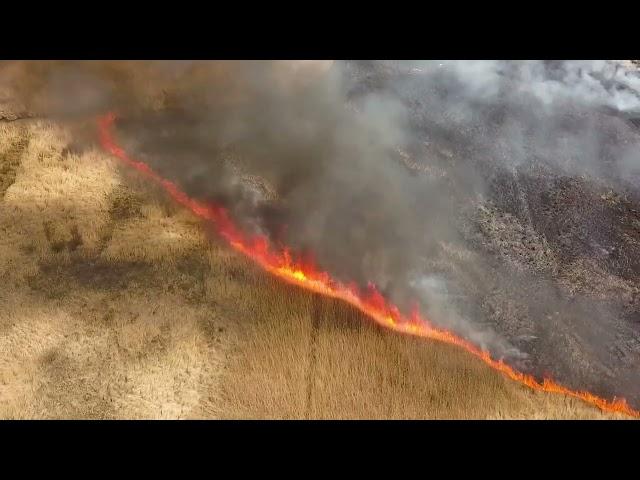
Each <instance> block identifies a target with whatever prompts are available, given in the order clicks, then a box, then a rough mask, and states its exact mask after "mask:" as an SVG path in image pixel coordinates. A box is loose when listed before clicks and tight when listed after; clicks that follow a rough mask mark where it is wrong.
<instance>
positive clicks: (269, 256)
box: [98, 113, 640, 418]
mask: <svg viewBox="0 0 640 480" xmlns="http://www.w3.org/2000/svg"><path fill="white" fill-rule="evenodd" d="M115 118H116V117H115V115H114V114H113V113H109V114H107V115H105V116H103V117H100V118H99V119H98V126H99V133H100V142H101V144H102V147H103V148H104V149H105V150H107V151H108V152H109V153H111V154H112V155H114V156H115V157H117V158H118V159H120V160H121V161H122V162H123V163H125V164H127V165H129V166H130V167H133V168H134V169H136V170H137V171H138V172H140V173H142V174H143V175H144V176H146V177H147V178H148V179H150V180H152V181H154V182H155V183H157V184H159V185H161V186H162V187H163V188H164V190H165V191H166V192H167V193H168V194H169V195H170V196H171V197H172V198H173V199H174V200H175V201H176V202H177V203H179V204H180V205H182V206H184V207H185V208H187V209H189V210H190V211H191V212H193V213H194V214H195V215H196V216H198V217H200V218H202V219H204V220H207V221H209V222H210V223H211V224H212V225H213V226H214V227H215V228H216V230H217V232H218V233H219V234H220V236H222V237H223V238H224V239H225V240H226V241H227V242H228V244H229V245H230V246H231V247H232V248H233V249H235V250H237V251H239V252H241V253H243V254H244V255H246V256H247V257H249V258H250V259H251V260H253V261H254V262H255V263H257V264H258V265H260V267H262V268H263V269H264V270H266V271H268V272H269V273H271V274H273V275H275V276H277V277H278V278H281V279H282V280H285V281H286V282H288V283H291V284H294V285H298V286H300V287H302V288H305V289H307V290H311V291H313V292H316V293H319V294H321V295H325V296H327V297H332V298H337V299H340V300H343V301H345V302H347V303H349V304H350V305H352V306H354V307H355V308H357V309H358V310H360V311H361V312H362V313H364V314H365V315H366V316H368V317H369V318H371V319H372V320H374V321H375V322H376V323H378V324H379V325H382V326H383V327H386V328H389V329H391V330H394V331H396V332H400V333H405V334H409V335H414V336H418V337H423V338H428V339H431V340H437V341H440V342H444V343H448V344H452V345H456V346H458V347H461V348H463V349H464V350H466V351H467V352H469V353H471V354H472V355H474V356H476V357H478V358H479V359H480V360H482V361H483V362H484V363H486V364H487V365H489V366H490V367H492V368H493V369H495V370H498V371H499V372H501V373H502V374H504V375H506V376H507V377H509V378H510V379H512V380H515V381H517V382H519V383H521V384H523V385H526V386H527V387H529V388H531V389H533V390H538V391H542V392H551V393H560V394H563V395H567V396H570V397H574V398H578V399H580V400H583V401H585V402H587V403H589V404H591V405H595V406H596V407H598V408H600V409H601V410H603V411H606V412H614V413H623V414H626V415H629V416H632V417H636V418H640V411H638V410H635V409H633V408H631V407H630V406H629V404H628V403H627V402H626V400H625V399H624V398H614V399H613V400H607V399H604V398H602V397H599V396H597V395H593V394H592V393H589V392H586V391H576V390H571V389H570V388H567V387H565V386H563V385H560V384H559V383H557V382H555V381H554V380H551V379H549V378H545V379H544V380H543V381H542V382H540V381H538V380H536V379H535V378H534V377H533V376H531V375H528V374H525V373H522V372H519V371H517V370H515V369H514V368H512V367H510V366H509V365H507V364H506V363H504V362H503V361H502V360H495V359H493V358H491V355H490V354H489V352H488V351H486V350H482V349H480V348H478V347H477V346H476V345H474V344H472V343H471V342H468V341H467V340H464V339H463V338H460V337H458V336H457V335H456V334H454V333H453V332H450V331H448V330H445V329H442V328H439V327H435V326H433V325H431V324H430V323H429V321H428V320H427V319H426V318H424V317H423V316H422V315H420V313H419V312H418V310H417V309H415V310H414V311H413V312H412V314H411V315H409V316H405V315H402V314H401V313H400V311H399V310H398V308H397V307H396V306H395V305H393V304H391V303H389V302H388V301H387V300H386V299H385V298H384V297H383V296H382V295H381V294H380V292H379V291H378V290H377V289H376V288H375V286H374V285H372V284H369V286H368V287H367V289H366V291H364V292H362V291H360V290H359V289H358V287H357V286H356V285H355V284H344V283H341V282H338V281H336V280H334V279H333V278H331V276H330V275H329V274H328V273H327V272H323V271H321V270H319V269H317V268H316V267H315V266H314V265H313V264H312V263H310V262H306V263H305V262H303V261H296V260H293V259H292V257H291V254H290V252H289V250H288V249H287V248H283V249H282V250H280V251H274V250H273V249H272V248H271V247H270V244H269V241H268V239H267V238H266V237H264V236H253V237H249V236H246V235H245V234H243V233H242V232H241V231H240V230H239V229H238V227H236V225H235V224H234V223H233V221H232V220H231V219H230V218H229V215H228V212H227V210H226V209H224V208H223V207H221V206H218V205H214V204H211V203H203V202H200V201H198V200H195V199H193V198H190V197H189V196H188V195H187V194H186V193H185V192H183V191H182V190H181V189H180V188H179V187H178V186H177V185H176V184H175V183H173V182H171V181H169V180H166V179H164V178H162V177H161V176H160V175H158V174H157V173H156V172H155V171H154V170H152V169H151V167H149V166H148V165H147V164H146V163H144V162H141V161H138V160H134V159H132V158H131V157H129V156H128V155H127V153H126V152H125V151H124V150H123V149H122V148H120V147H119V146H118V145H117V143H116V142H115V140H114V138H113V135H112V132H111V127H112V126H113V123H114V121H115Z"/></svg>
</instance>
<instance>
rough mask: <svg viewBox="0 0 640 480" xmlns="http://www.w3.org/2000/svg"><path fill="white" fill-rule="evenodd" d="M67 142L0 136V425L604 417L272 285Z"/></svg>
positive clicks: (60, 132) (4, 131) (36, 133)
mask: <svg viewBox="0 0 640 480" xmlns="http://www.w3.org/2000/svg"><path fill="white" fill-rule="evenodd" d="M70 140H71V139H70V138H69V133H68V132H67V131H65V130H64V129H63V128H61V127H60V126H56V125H53V124H49V123H46V122H42V121H20V122H14V123H11V124H7V123H4V124H0V302H1V307H0V418H604V416H603V415H601V414H600V413H599V412H598V411H597V410H595V409H593V408H591V407H589V406H587V405H584V404H582V403H581V402H578V401H574V400H569V399H567V398H564V397H561V396H557V395H546V394H539V393H533V392H531V391H529V390H527V389H525V388H523V387H521V386H519V385H517V384H515V383H513V382H511V381H508V380H506V379H505V378H504V377H502V376H501V375H499V374H498V373H496V372H494V371H492V370H490V369H489V368H488V367H486V366H485V365H483V364H482V363H480V362H478V361H477V360H476V359H474V358H473V357H471V356H470V355H467V354H466V353H465V352H462V351H460V350H458V349H456V348H453V347H450V346H447V345H440V344H436V343H433V342H428V341H423V340H419V339H414V338H409V337H405V336H400V335H398V334H394V333H391V332H387V331H383V330H381V329H380V328H378V327H376V326H374V325H372V324H371V322H370V321H369V320H368V319H367V318H365V317H363V315H361V314H360V313H358V312H357V311H354V310H353V309H352V308H351V307H349V306H347V305H344V304H341V303H340V302H338V301H335V300H330V299H326V298H322V297H319V296H317V295H314V294H311V293H309V292H305V291H301V290H300V289H298V288H295V287H291V286H289V285H285V284H282V283H281V282H279V281H277V280H275V279H273V278H271V277H269V276H268V275H267V274H265V273H263V272H261V271H259V270H258V269H257V267H255V266H253V265H251V264H250V263H249V262H248V261H247V260H245V259H243V258H240V257H238V256H237V255H236V254H235V253H233V252H230V251H229V250H228V249H226V248H225V247H224V245H220V244H219V243H218V241H216V240H215V239H209V238H207V236H206V235H205V229H203V228H201V225H200V224H199V222H198V221H197V220H196V219H194V218H193V217H192V216H190V214H189V213H187V212H185V211H182V210H180V209H178V208H177V207H175V206H173V205H172V204H171V203H169V202H167V201H166V199H165V198H164V197H163V196H162V195H161V194H160V193H159V192H157V191H155V190H154V189H152V188H150V187H149V186H148V185H147V184H145V183H144V182H141V181H140V180H139V179H137V178H136V177H135V175H132V174H131V173H129V172H126V171H123V170H120V169H119V167H118V165H117V164H116V163H115V162H114V161H113V160H111V159H109V158H108V157H107V156H105V155H104V154H102V153H101V152H99V151H98V150H89V151H85V152H83V153H81V154H78V153H73V152H71V151H69V150H68V149H67V148H66V147H67V144H68V142H69V141H70Z"/></svg>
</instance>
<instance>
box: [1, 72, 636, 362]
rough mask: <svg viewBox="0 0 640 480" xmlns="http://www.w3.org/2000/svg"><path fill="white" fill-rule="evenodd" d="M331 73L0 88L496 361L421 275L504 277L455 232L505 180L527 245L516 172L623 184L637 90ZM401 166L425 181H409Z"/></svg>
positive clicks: (488, 330)
mask: <svg viewBox="0 0 640 480" xmlns="http://www.w3.org/2000/svg"><path fill="white" fill-rule="evenodd" d="M329 66H330V65H329V64H315V63H310V64H296V63H290V62H195V61H194V62H192V61H181V62H18V63H16V62H7V63H5V64H3V65H2V66H0V88H4V89H7V90H8V91H11V92H12V93H11V95H12V96H13V98H14V99H15V100H18V101H19V102H20V103H21V104H24V105H25V108H27V109H31V110H35V111H38V112H43V113H45V114H47V115H51V116H55V117H60V118H62V119H77V118H84V117H90V116H93V115H97V114H101V113H103V112H105V111H108V110H113V111H115V112H116V113H117V114H118V115H119V116H120V118H121V121H120V122H119V124H118V125H119V127H118V128H119V134H120V135H121V138H122V140H123V143H124V144H125V146H127V147H128V148H129V149H130V150H131V153H133V154H134V155H138V156H140V157H141V158H143V159H145V161H148V162H149V163H150V164H151V165H152V166H154V167H155V168H157V169H158V170H159V171H160V172H161V173H162V174H163V175H164V176H166V177H168V178H171V179H174V180H176V181H177V182H178V183H180V184H181V185H182V187H183V188H184V189H185V190H186V191H187V192H188V193H189V194H191V195H193V196H196V197H199V198H209V199H212V200H216V201H221V202H223V203H224V204H225V205H226V206H228V207H229V208H230V209H231V211H232V212H233V214H234V215H235V217H236V218H238V219H239V221H240V222H242V223H243V224H244V225H245V226H246V227H247V228H251V229H255V230H258V231H261V232H263V233H267V234H268V235H269V237H270V238H271V239H272V240H273V241H274V242H283V243H286V244H288V245H291V246H293V247H294V248H297V249H298V250H300V251H309V252H313V254H314V256H315V258H316V260H317V263H318V264H319V265H320V266H321V267H322V268H325V269H327V270H328V271H329V272H331V273H332V274H333V275H335V276H337V277H338V278H340V279H343V280H352V279H354V280H356V281H358V282H360V283H361V284H365V283H366V282H367V281H373V282H374V283H376V284H377V285H378V286H379V287H380V289H381V291H382V292H383V293H384V294H385V295H386V296H389V297H390V298H391V299H392V300H393V301H394V302H396V303H398V304H399V305H400V306H401V307H403V308H405V309H407V308H409V307H410V304H411V302H412V301H414V300H417V301H418V302H420V303H421V304H422V309H423V310H424V311H426V312H428V313H429V314H431V316H432V317H433V321H434V323H436V324H443V325H445V326H448V327H450V328H454V329H456V330H457V331H458V332H461V333H463V334H465V335H466V336H467V337H469V338H471V339H472V340H474V341H476V342H478V343H481V344H483V345H488V346H490V347H491V348H493V349H494V350H497V351H499V353H502V354H505V353H507V350H508V348H509V346H508V344H509V343H510V342H507V341H506V340H505V338H503V335H502V334H501V333H500V332H498V333H496V332H493V328H492V327H488V326H486V325H478V324H477V321H476V319H475V318H474V317H473V316H472V315H471V313H470V311H467V310H465V309H464V308H462V307H460V308H458V306H456V305H457V304H456V301H455V298H457V297H458V296H464V295H465V292H464V289H463V288H462V287H461V286H460V285H458V286H456V285H453V284H450V282H449V280H448V279H447V278H445V277H443V276H442V275H441V274H440V273H441V272H440V273H434V272H430V271H429V268H431V267H430V265H431V264H432V263H433V259H437V258H440V257H439V256H441V255H442V251H443V249H444V248H450V246H451V245H454V246H456V247H455V248H456V249H457V250H456V251H458V252H460V253H457V255H459V256H463V257H464V256H465V255H467V257H464V258H470V259H471V260H465V261H466V262H467V263H465V264H464V265H465V266H464V269H465V271H464V272H463V273H457V275H459V277H460V278H468V279H469V282H471V281H472V280H471V279H476V278H478V275H480V276H481V275H482V273H483V272H484V271H485V270H486V269H487V268H489V267H488V265H491V268H499V269H501V268H503V267H495V265H494V263H495V262H494V261H493V260H492V259H491V258H489V257H485V256H484V253H483V252H480V253H477V252H474V253H473V254H471V253H467V250H465V249H466V248H467V247H469V245H468V244H467V243H465V242H467V241H468V236H469V232H468V230H469V229H468V228H467V227H465V226H462V227H461V222H462V220H461V218H463V217H464V218H466V217H465V216H466V215H473V214H474V213H473V212H475V208H476V206H477V205H478V204H481V203H483V202H484V201H485V200H486V199H487V197H490V195H491V188H492V187H491V186H492V182H493V181H494V180H495V178H498V177H499V176H500V175H513V180H512V181H509V182H510V183H509V182H508V183H509V184H510V185H515V187H513V188H514V192H515V193H513V198H515V199H516V202H515V203H516V204H517V205H516V207H513V208H514V210H513V212H512V213H513V214H518V215H521V217H522V218H526V217H527V215H528V216H529V219H528V222H529V223H530V225H525V227H523V228H525V230H526V228H530V229H535V228H534V227H535V225H534V223H535V222H533V220H532V217H531V214H530V212H526V211H525V214H522V210H523V209H524V210H527V208H528V207H527V201H524V202H522V201H521V200H522V198H524V197H523V195H524V194H523V193H522V190H521V189H520V186H519V185H518V183H517V182H518V178H519V175H520V174H519V173H518V172H519V170H518V169H522V168H524V169H526V168H528V166H530V165H534V164H535V165H536V168H541V169H546V170H545V171H547V170H548V171H553V172H555V173H557V174H558V175H560V176H564V175H578V176H582V175H587V176H590V175H594V176H599V178H600V177H601V178H604V179H605V180H606V181H608V182H612V184H615V185H621V186H624V185H627V183H628V182H630V178H632V177H631V176H632V175H636V174H637V168H638V167H640V157H639V156H638V154H637V152H638V151H639V150H638V135H637V134H636V132H635V131H634V129H633V127H632V126H630V125H629V124H628V123H627V117H632V116H633V115H634V114H635V112H640V93H638V92H639V90H640V76H638V75H637V74H636V73H635V72H632V71H630V70H628V69H627V68H624V67H623V66H622V65H621V64H619V63H617V62H604V61H566V62H543V61H412V62H408V61H407V62H335V63H334V64H333V65H331V68H328V67H329ZM638 115H639V116H640V113H638ZM229 159H238V160H239V163H241V164H242V169H243V171H244V172H246V173H249V174H251V175H254V176H256V177H259V178H261V179H264V180H265V181H266V182H267V183H268V185H269V188H271V189H273V190H274V191H275V192H276V194H277V197H278V199H277V201H275V202H271V201H267V200H266V199H265V198H264V191H263V190H264V189H263V190H261V189H259V188H257V189H256V188H252V187H250V186H247V183H246V182H242V181H240V180H239V177H240V176H241V175H242V174H241V173H239V171H238V169H237V168H236V163H234V162H229V161H228V160H229ZM407 159H409V163H411V162H413V164H416V165H418V166H419V167H420V168H413V169H412V168H407ZM504 172H506V173H504ZM510 178H511V177H510ZM621 188H622V187H621ZM625 188H626V187H625ZM505 195H506V194H505ZM498 203H499V202H498ZM498 206H500V205H498ZM503 207H504V209H505V210H507V211H508V208H512V207H511V206H503ZM501 208H502V207H501ZM463 223H464V222H463ZM523 231H524V230H523ZM549 255H551V254H549ZM430 262H431V263H430ZM456 268H457V267H456ZM504 268H505V269H506V267H504ZM505 271H506V270H505ZM469 272H470V273H469ZM522 275H524V279H525V280H526V279H527V278H529V277H528V276H527V275H529V273H527V272H525V273H523V274H522ZM531 275H533V273H532V274H531ZM525 280H522V281H523V282H524V283H526V281H525ZM460 282H462V280H461V281H459V282H458V283H460ZM463 283H464V282H463ZM545 288H547V287H546V286H545ZM554 302H555V301H554ZM552 303H553V302H552ZM558 305H562V304H561V303H560V302H558ZM576 308H578V307H576ZM580 308H582V306H580ZM549 328H553V326H552V325H549Z"/></svg>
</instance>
